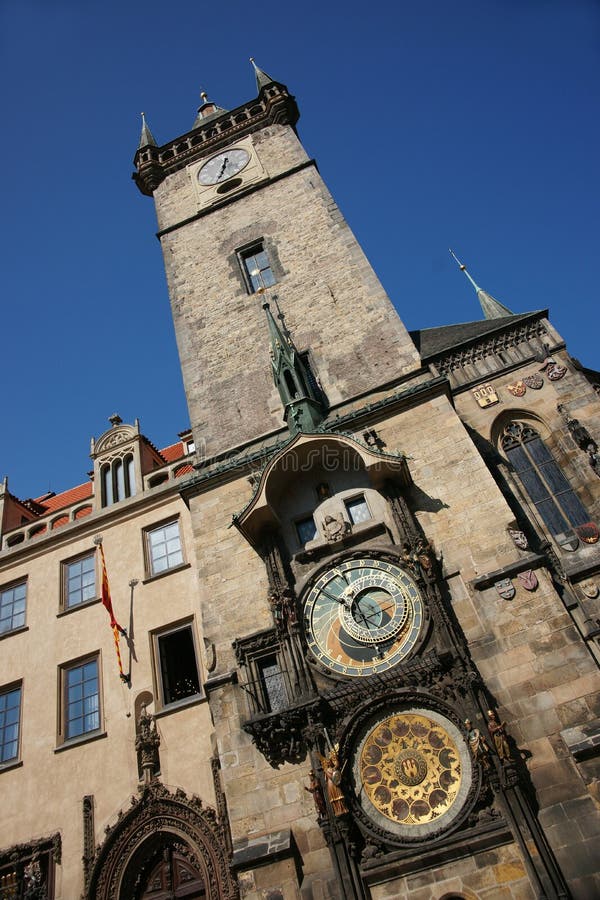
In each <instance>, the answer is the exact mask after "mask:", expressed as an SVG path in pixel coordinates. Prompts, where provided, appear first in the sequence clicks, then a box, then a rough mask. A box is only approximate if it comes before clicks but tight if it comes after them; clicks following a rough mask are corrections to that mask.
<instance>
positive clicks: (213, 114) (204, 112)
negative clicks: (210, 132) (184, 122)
mask: <svg viewBox="0 0 600 900" xmlns="http://www.w3.org/2000/svg"><path fill="white" fill-rule="evenodd" d="M200 99H201V100H202V103H201V104H200V106H199V107H198V112H197V114H196V118H195V119H194V124H193V125H192V131H193V130H194V128H198V126H199V125H204V123H205V122H207V121H208V120H209V119H216V118H217V116H222V115H223V113H226V112H229V110H227V109H223V107H222V106H218V105H217V104H216V103H213V101H212V100H209V99H208V94H207V93H206V91H200Z"/></svg>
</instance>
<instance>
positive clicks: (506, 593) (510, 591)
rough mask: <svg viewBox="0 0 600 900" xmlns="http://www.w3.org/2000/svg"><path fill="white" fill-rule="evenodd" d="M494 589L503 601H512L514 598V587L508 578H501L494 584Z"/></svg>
mask: <svg viewBox="0 0 600 900" xmlns="http://www.w3.org/2000/svg"><path fill="white" fill-rule="evenodd" d="M494 587H495V588H496V590H497V591H498V593H499V594H500V596H501V597H502V599H503V600H512V598H513V597H514V596H515V586H514V584H513V583H512V581H511V580H510V578H502V579H501V580H500V581H497V582H496V583H495V584H494Z"/></svg>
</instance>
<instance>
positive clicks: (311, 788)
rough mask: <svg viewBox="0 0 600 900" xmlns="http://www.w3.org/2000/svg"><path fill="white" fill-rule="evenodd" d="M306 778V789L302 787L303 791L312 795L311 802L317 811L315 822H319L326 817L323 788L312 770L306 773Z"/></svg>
mask: <svg viewBox="0 0 600 900" xmlns="http://www.w3.org/2000/svg"><path fill="white" fill-rule="evenodd" d="M308 777H309V782H308V787H306V785H304V790H305V791H308V793H309V794H312V798H313V802H314V804H315V810H316V811H317V821H318V822H320V821H321V820H322V819H324V818H325V816H326V815H327V806H326V805H325V795H324V793H323V788H322V787H321V782H320V781H319V779H318V778H317V776H316V773H315V772H314V770H313V769H311V770H310V772H309V773H308Z"/></svg>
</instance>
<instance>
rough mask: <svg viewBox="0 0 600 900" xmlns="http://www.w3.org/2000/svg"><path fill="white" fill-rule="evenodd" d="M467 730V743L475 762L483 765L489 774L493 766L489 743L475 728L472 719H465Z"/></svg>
mask: <svg viewBox="0 0 600 900" xmlns="http://www.w3.org/2000/svg"><path fill="white" fill-rule="evenodd" d="M465 728H466V729H467V741H468V744H469V750H470V751H471V753H472V755H473V759H474V760H475V762H478V763H481V765H482V766H483V768H484V770H485V771H486V772H487V771H488V770H489V768H490V765H491V763H490V748H489V746H488V743H487V741H486V739H485V738H484V737H483V735H482V734H481V732H480V731H479V728H473V725H472V723H471V720H470V719H465Z"/></svg>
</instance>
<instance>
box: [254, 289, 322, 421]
mask: <svg viewBox="0 0 600 900" xmlns="http://www.w3.org/2000/svg"><path fill="white" fill-rule="evenodd" d="M261 292H264V288H261V289H260V290H259V291H257V293H261ZM273 300H274V302H275V307H276V309H277V318H278V319H279V320H280V322H281V325H279V324H278V323H277V322H276V321H275V318H274V316H273V313H272V312H271V305H270V303H269V302H268V301H267V300H265V301H263V305H262V307H263V309H264V311H265V315H266V317H267V327H268V329H269V337H270V341H271V368H272V371H273V381H274V382H275V387H276V388H277V390H278V391H279V396H280V397H281V402H282V403H283V407H284V414H283V417H284V419H285V421H286V423H287V426H288V428H289V430H290V432H291V433H292V434H297V433H298V432H304V433H310V432H313V431H315V430H316V428H317V426H318V425H319V424H320V423H321V422H322V421H323V419H324V417H325V412H324V409H323V403H322V401H321V399H320V398H319V397H317V392H316V391H315V389H314V387H313V384H312V381H314V379H311V377H310V375H309V372H308V371H307V369H306V366H305V365H304V363H303V362H302V358H301V356H300V354H299V353H298V351H297V349H296V347H295V345H294V341H293V340H292V335H291V334H290V332H289V330H288V328H287V326H286V324H285V317H284V315H283V313H282V312H281V309H280V307H279V303H278V300H277V297H276V296H274V297H273Z"/></svg>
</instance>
